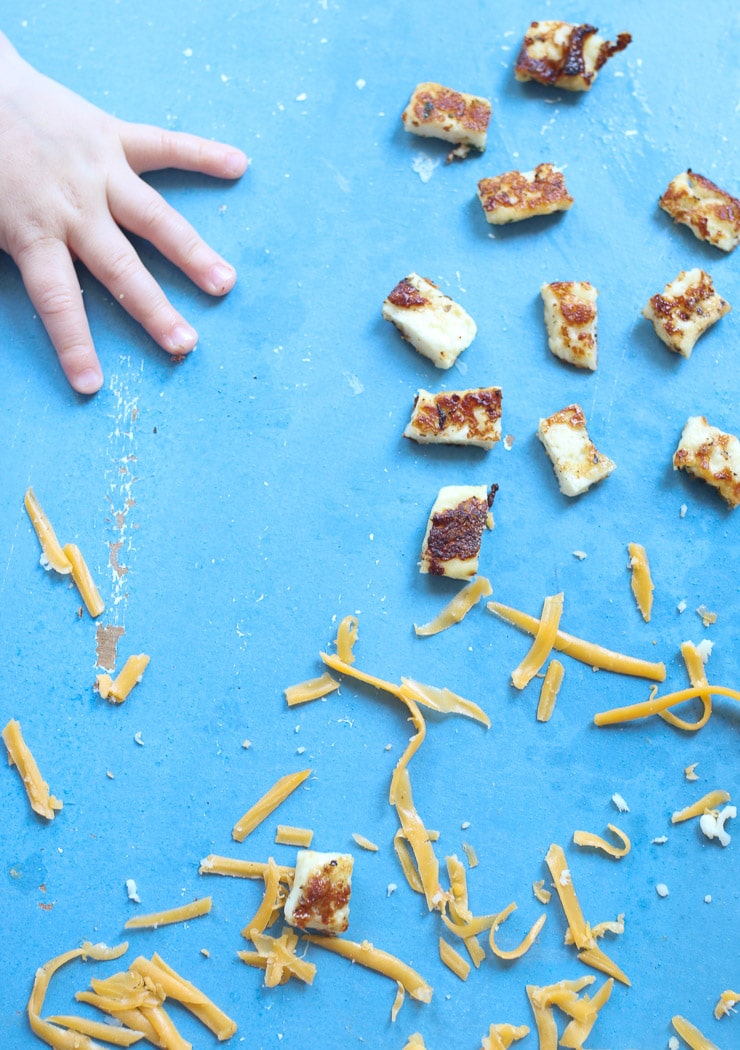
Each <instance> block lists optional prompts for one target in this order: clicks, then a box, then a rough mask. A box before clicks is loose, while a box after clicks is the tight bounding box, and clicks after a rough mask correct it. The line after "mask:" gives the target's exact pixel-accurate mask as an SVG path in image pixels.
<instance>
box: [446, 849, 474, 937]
mask: <svg viewBox="0 0 740 1050" xmlns="http://www.w3.org/2000/svg"><path fill="white" fill-rule="evenodd" d="M445 864H446V865H447V878H448V879H449V882H450V895H449V899H448V902H447V906H448V909H449V912H450V916H451V918H452V920H453V922H457V923H465V922H469V921H470V920H471V919H472V917H473V913H472V912H471V910H470V906H469V904H468V875H467V872H466V870H465V865H464V864H463V863H462V861H461V860H460V859H459V857H456V856H455V855H454V854H453V855H452V856H450V857H445Z"/></svg>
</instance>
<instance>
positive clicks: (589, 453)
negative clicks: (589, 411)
mask: <svg viewBox="0 0 740 1050" xmlns="http://www.w3.org/2000/svg"><path fill="white" fill-rule="evenodd" d="M537 437H538V438H539V439H540V441H541V442H542V444H543V445H544V446H545V451H546V452H547V455H548V456H549V458H550V461H551V463H552V466H553V470H554V471H555V476H556V478H557V480H558V485H559V487H560V491H561V492H562V493H563V495H564V496H580V495H581V494H582V493H584V492H586V490H587V489H589V488H590V487H591V486H592V485H593V484H595V483H596V482H598V481H602V480H603V479H604V478H606V477H608V476H609V474H611V472H612V471H613V470H614V469H615V467H616V463H614V462H613V461H612V460H611V459H609V457H608V456H604V455H602V454H601V453H600V452H599V451H598V449H597V448H596V446H595V445H594V444H593V442H592V441H591V439H590V437H589V435H588V430H587V429H586V417H585V416H584V414H583V409H582V408H581V406H580V405H577V404H572V405H568V406H567V407H566V408H563V409H561V410H560V411H559V412H556V413H554V415H552V416H549V417H548V418H547V419H540V423H539V427H538V428H537Z"/></svg>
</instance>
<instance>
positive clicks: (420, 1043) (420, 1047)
mask: <svg viewBox="0 0 740 1050" xmlns="http://www.w3.org/2000/svg"><path fill="white" fill-rule="evenodd" d="M403 1050H426V1043H425V1042H424V1037H423V1036H422V1034H421V1032H412V1033H411V1035H410V1036H409V1039H408V1042H407V1043H406V1045H405V1046H404V1048H403Z"/></svg>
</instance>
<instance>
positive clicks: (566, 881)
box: [558, 868, 572, 886]
mask: <svg viewBox="0 0 740 1050" xmlns="http://www.w3.org/2000/svg"><path fill="white" fill-rule="evenodd" d="M571 881H572V880H571V877H570V868H563V870H562V871H561V872H560V878H559V879H558V882H559V883H560V885H561V886H570V884H571Z"/></svg>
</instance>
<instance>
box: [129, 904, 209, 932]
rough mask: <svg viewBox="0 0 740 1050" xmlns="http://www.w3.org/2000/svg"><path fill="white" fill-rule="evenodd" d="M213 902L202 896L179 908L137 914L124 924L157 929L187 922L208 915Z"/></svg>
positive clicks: (139, 928)
mask: <svg viewBox="0 0 740 1050" xmlns="http://www.w3.org/2000/svg"><path fill="white" fill-rule="evenodd" d="M212 904H213V899H212V898H211V897H200V898H199V899H198V900H194V901H191V902H190V903H189V904H181V905H180V906H179V907H177V908H168V909H166V910H165V911H156V912H152V913H151V914H150V915H135V916H134V917H133V919H129V920H128V921H127V922H125V923H124V924H123V928H124V929H125V930H142V929H157V927H158V926H170V925H171V924H172V923H175V922H187V921H188V920H189V919H197V918H198V917H199V916H201V915H207V914H208V913H209V912H210V910H211V905H212Z"/></svg>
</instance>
